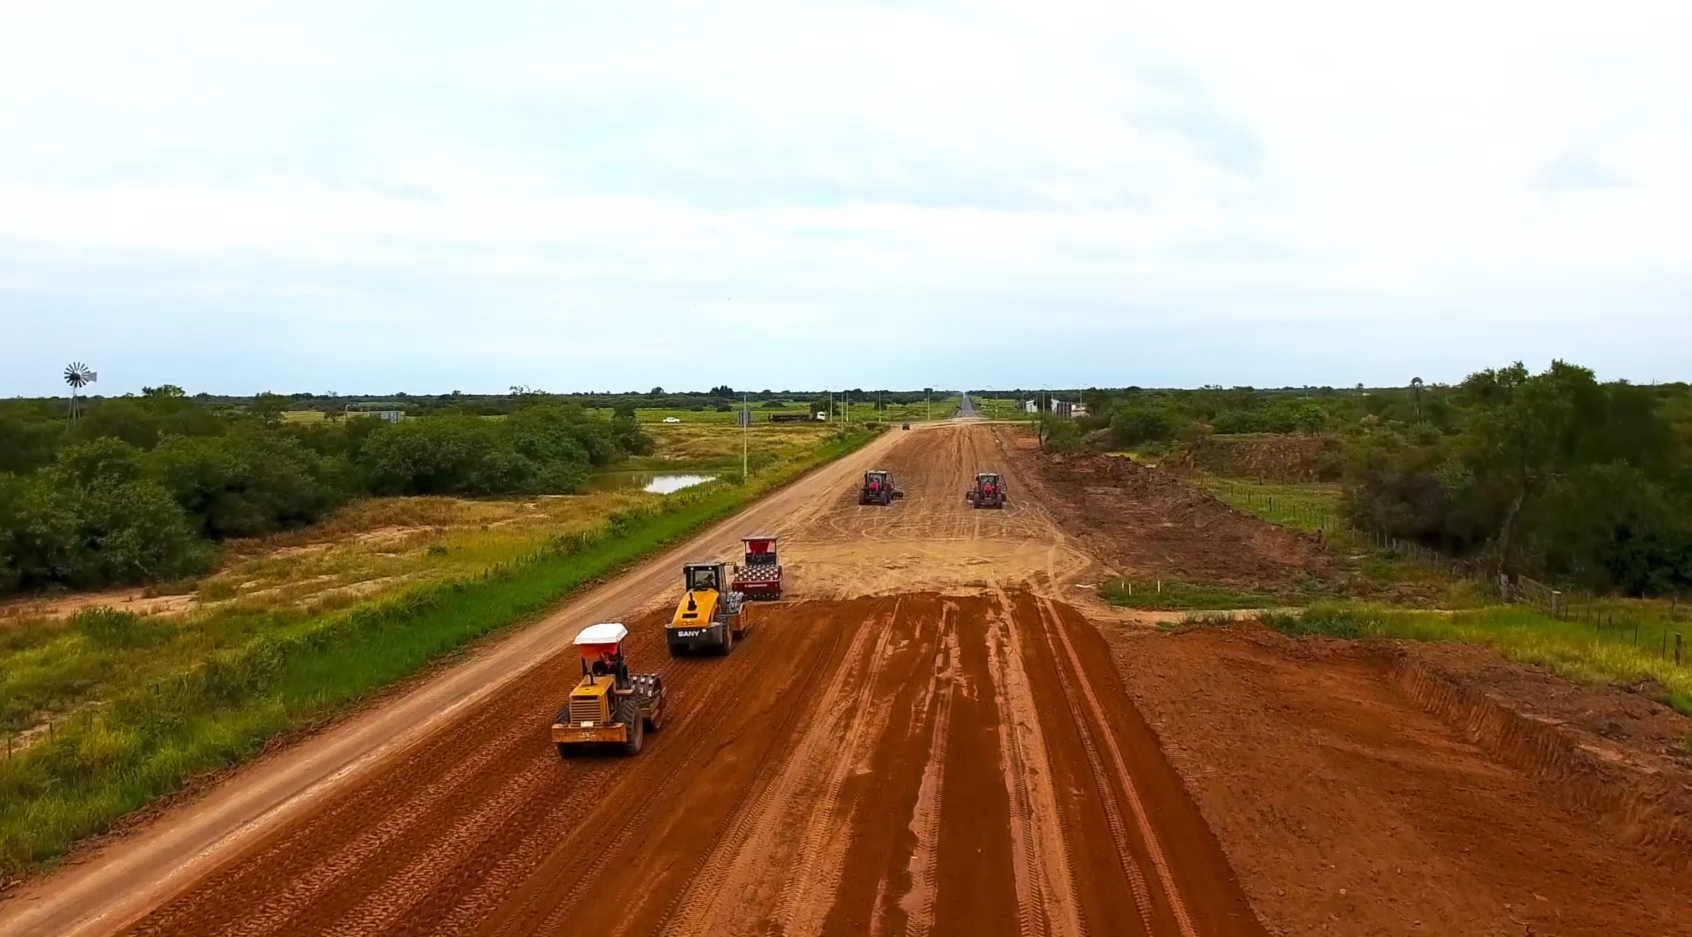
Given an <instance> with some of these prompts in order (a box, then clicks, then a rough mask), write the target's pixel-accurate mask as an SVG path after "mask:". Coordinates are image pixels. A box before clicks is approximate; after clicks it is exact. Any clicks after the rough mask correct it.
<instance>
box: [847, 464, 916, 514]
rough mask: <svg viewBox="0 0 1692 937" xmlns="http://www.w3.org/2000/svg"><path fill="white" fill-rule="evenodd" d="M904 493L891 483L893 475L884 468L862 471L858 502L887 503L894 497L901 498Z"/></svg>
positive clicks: (892, 500)
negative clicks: (862, 476)
mask: <svg viewBox="0 0 1692 937" xmlns="http://www.w3.org/2000/svg"><path fill="white" fill-rule="evenodd" d="M904 496H905V493H904V492H903V491H900V490H899V489H898V488H897V487H896V486H894V484H893V476H892V475H890V474H888V472H887V470H886V469H875V470H873V471H869V472H865V473H864V483H863V485H862V486H860V487H859V488H858V503H859V504H880V505H883V506H885V505H889V504H892V503H893V502H894V500H895V499H898V498H903V497H904Z"/></svg>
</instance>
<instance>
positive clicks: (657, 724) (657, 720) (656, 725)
mask: <svg viewBox="0 0 1692 937" xmlns="http://www.w3.org/2000/svg"><path fill="white" fill-rule="evenodd" d="M641 722H644V723H646V731H648V732H657V731H659V730H661V729H663V728H664V717H662V716H643V717H642V718H641Z"/></svg>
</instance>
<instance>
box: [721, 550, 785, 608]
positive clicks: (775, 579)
mask: <svg viewBox="0 0 1692 937" xmlns="http://www.w3.org/2000/svg"><path fill="white" fill-rule="evenodd" d="M740 542H741V543H742V544H744V545H745V547H746V563H745V565H743V566H739V567H737V568H736V569H735V571H734V578H733V580H732V581H731V582H730V583H729V588H730V589H732V590H734V591H735V592H739V593H741V594H743V595H745V596H746V597H747V598H748V599H779V598H781V560H780V559H779V558H777V556H776V538H774V537H770V536H762V537H744V538H742V539H741V541H740Z"/></svg>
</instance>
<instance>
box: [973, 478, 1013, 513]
mask: <svg viewBox="0 0 1692 937" xmlns="http://www.w3.org/2000/svg"><path fill="white" fill-rule="evenodd" d="M964 500H965V501H968V502H969V504H970V506H971V507H977V508H1002V507H1004V506H1005V502H1006V501H1008V500H1010V499H1009V497H1008V495H1007V494H1006V492H1005V480H1004V478H1003V477H1002V476H1000V475H999V473H997V472H977V473H976V475H975V484H973V485H970V486H969V491H967V492H965V493H964Z"/></svg>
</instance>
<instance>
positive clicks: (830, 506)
mask: <svg viewBox="0 0 1692 937" xmlns="http://www.w3.org/2000/svg"><path fill="white" fill-rule="evenodd" d="M993 429H994V427H991V426H988V425H969V424H964V425H962V426H947V427H943V428H940V429H932V430H927V431H924V432H913V433H911V434H908V435H909V436H910V438H909V439H908V440H906V441H904V442H903V443H902V444H901V445H898V446H896V447H894V448H892V449H891V450H890V451H889V452H888V453H887V454H886V456H885V457H884V458H882V459H881V460H880V462H879V463H878V467H880V468H885V469H887V470H888V471H890V472H892V473H893V477H894V479H895V480H896V481H897V482H898V484H899V487H901V488H902V489H904V491H905V497H904V499H903V500H901V501H896V502H894V503H893V504H891V505H888V506H886V507H879V506H869V507H864V506H860V505H859V504H858V503H857V499H856V488H855V487H852V486H845V487H842V488H841V490H839V491H838V492H836V493H835V494H834V496H833V497H830V498H825V499H818V500H816V501H812V502H810V503H809V504H807V505H806V506H805V507H804V508H802V509H801V511H800V512H798V513H796V514H794V515H793V516H792V517H790V518H788V520H787V522H786V525H787V529H788V530H789V531H791V532H792V533H793V534H794V539H793V541H792V543H791V544H790V545H789V547H788V548H787V556H788V557H789V558H790V560H791V562H792V564H793V565H794V567H795V574H794V588H795V589H796V590H799V591H802V592H803V594H804V595H806V596H808V597H817V596H824V595H827V596H835V597H850V596H858V595H892V594H897V593H900V592H908V591H918V590H923V589H928V590H935V591H940V592H943V593H949V594H979V593H980V592H982V591H983V590H988V589H991V588H993V587H995V586H996V585H1000V584H1005V583H1014V584H1031V585H1035V586H1037V587H1039V588H1042V589H1046V588H1051V587H1054V586H1056V585H1059V584H1061V583H1063V582H1066V581H1068V580H1070V579H1072V578H1073V577H1075V576H1076V575H1077V574H1079V573H1080V572H1081V571H1082V570H1085V569H1086V568H1087V567H1088V566H1089V565H1090V564H1091V560H1090V559H1089V558H1088V557H1087V555H1086V554H1084V553H1083V552H1082V551H1081V550H1080V549H1079V548H1078V546H1077V545H1076V543H1075V541H1074V540H1073V539H1072V538H1071V537H1070V536H1069V535H1068V534H1066V533H1065V532H1064V530H1063V529H1062V528H1061V527H1059V526H1058V524H1057V522H1056V521H1055V520H1054V519H1053V517H1052V514H1051V512H1050V511H1048V510H1047V508H1046V506H1045V504H1043V503H1042V500H1041V499H1038V498H1035V497H1033V493H1034V489H1032V488H1031V487H1030V484H1031V482H1032V481H1033V479H1031V478H1029V477H1028V476H1027V474H1026V472H1025V469H1024V465H1023V463H1022V462H1021V461H1020V460H1016V459H1013V458H1012V455H1011V453H1009V452H1007V451H1006V449H1005V446H1004V442H1003V439H1002V438H1001V435H1000V434H996V433H995V432H993ZM978 471H995V472H1002V473H1004V475H1005V476H1006V478H1007V479H1008V480H1009V482H1010V485H1009V488H1010V495H1011V497H1010V502H1009V504H1007V505H1006V506H1005V507H1004V508H1003V509H1002V510H992V509H982V510H974V509H972V508H970V507H969V505H968V504H967V503H965V501H964V492H965V490H966V489H967V488H968V487H969V483H970V481H971V480H972V479H973V478H974V476H975V473H976V472H978Z"/></svg>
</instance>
